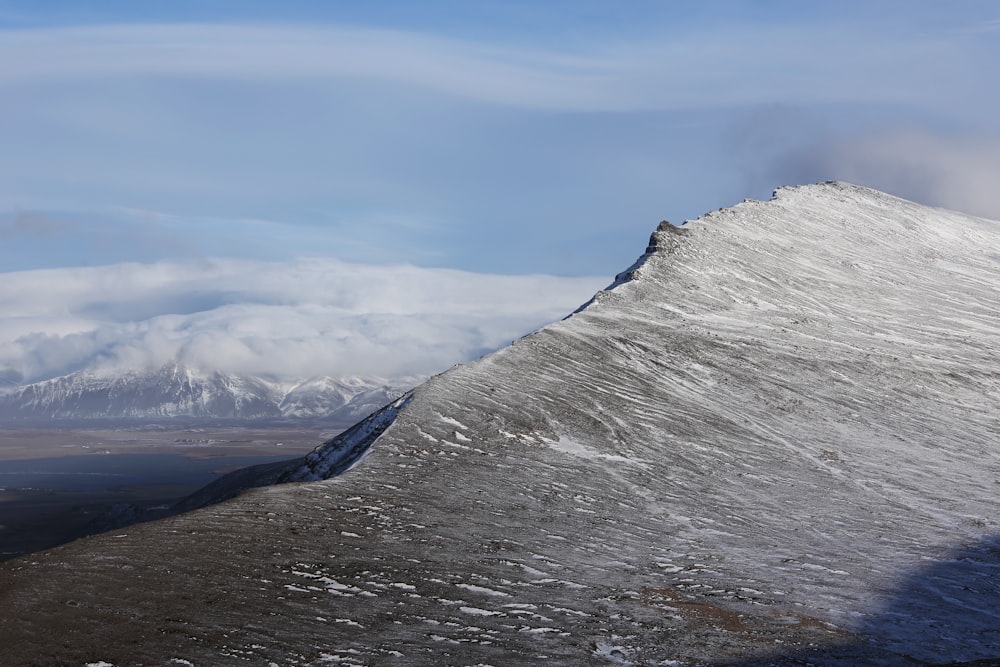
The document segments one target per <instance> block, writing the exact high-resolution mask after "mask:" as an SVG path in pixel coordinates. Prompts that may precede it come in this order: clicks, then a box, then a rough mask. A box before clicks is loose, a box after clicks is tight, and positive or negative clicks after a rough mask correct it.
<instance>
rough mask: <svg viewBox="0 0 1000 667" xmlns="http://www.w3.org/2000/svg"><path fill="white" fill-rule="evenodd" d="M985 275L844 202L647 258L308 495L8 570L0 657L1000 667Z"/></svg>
mask: <svg viewBox="0 0 1000 667" xmlns="http://www.w3.org/2000/svg"><path fill="white" fill-rule="evenodd" d="M998 271H1000V223H996V222H991V221H986V220H981V219H977V218H973V217H969V216H965V215H961V214H957V213H951V212H947V211H941V210H936V209H930V208H926V207H922V206H918V205H916V204H912V203H910V202H906V201H902V200H899V199H896V198H894V197H891V196H888V195H885V194H882V193H878V192H875V191H872V190H867V189H864V188H859V187H856V186H851V185H845V184H835V183H834V184H822V185H815V186H807V187H801V188H791V189H782V190H779V191H778V192H777V193H776V196H775V198H774V199H773V200H772V201H770V202H753V201H752V202H745V203H743V204H741V205H738V206H736V207H733V208H731V209H727V210H723V211H720V212H717V213H713V214H710V215H707V216H705V217H704V218H702V219H700V220H699V221H697V222H694V223H691V224H687V225H685V226H684V227H682V228H673V227H670V226H667V225H661V227H660V229H658V230H657V231H656V232H655V233H654V234H653V236H652V238H651V242H650V246H649V248H648V249H647V252H646V254H645V255H643V257H642V258H641V259H640V261H639V262H638V263H637V264H636V265H635V266H633V267H632V268H631V269H630V270H629V271H627V272H626V273H625V274H623V275H622V276H620V277H619V279H618V280H616V282H615V285H614V286H613V289H609V290H607V291H604V292H601V293H599V294H598V295H597V296H596V297H595V299H594V300H593V301H592V302H591V303H590V304H588V306H587V307H586V308H584V309H582V310H580V311H578V312H577V313H575V314H574V315H573V316H571V317H569V318H568V319H566V320H564V321H562V322H559V323H556V324H554V325H551V326H549V327H547V328H545V329H543V330H541V331H539V332H537V333H535V334H533V335H531V336H528V337H526V338H524V339H521V340H519V341H517V342H516V343H515V344H514V345H512V346H510V347H508V348H505V349H504V350H501V351H500V352H497V353H495V354H493V355H490V356H488V357H485V358H484V359H482V360H480V361H478V362H476V363H472V364H468V365H465V366H460V367H456V368H454V369H452V370H450V371H448V372H447V373H444V374H442V375H440V376H437V377H435V378H432V379H431V380H430V381H428V382H427V383H425V384H423V385H421V386H420V387H418V388H417V389H415V390H414V391H413V392H412V393H410V394H408V395H407V396H406V397H405V398H404V399H403V400H400V401H397V402H396V403H394V404H392V405H391V406H389V407H387V408H386V409H385V410H383V411H382V412H379V413H377V414H376V415H374V416H373V417H371V418H369V419H367V420H365V421H364V422H362V423H361V424H359V425H358V426H357V427H356V428H354V429H352V430H350V431H348V432H346V433H345V434H343V435H342V436H339V437H338V438H335V439H333V440H331V441H330V442H329V443H326V444H325V445H323V446H322V447H320V448H319V449H317V451H316V452H314V453H313V454H311V455H310V456H309V457H307V458H306V459H304V460H302V461H298V462H292V463H289V465H288V466H287V468H286V469H285V471H284V473H283V478H284V479H286V480H293V481H294V480H316V481H312V482H310V483H305V484H282V485H276V486H268V487H264V488H259V489H256V490H254V491H251V492H248V493H246V494H244V495H242V496H240V497H238V498H235V499H233V500H230V501H228V502H225V503H222V504H218V505H214V506H211V507H206V508H203V509H201V510H198V511H195V512H191V513H189V514H185V515H181V516H176V517H173V518H171V519H168V520H165V521H162V522H157V523H153V524H145V525H141V526H132V527H130V528H128V529H127V530H124V531H121V532H115V533H109V534H106V535H101V536H96V537H94V538H90V539H87V540H83V541H80V542H77V543H74V544H71V545H67V546H65V547H61V548H59V549H55V550H52V551H50V552H46V553H44V554H36V555H34V556H32V557H30V558H26V559H22V560H15V561H10V562H8V563H5V564H3V566H2V567H0V643H2V645H3V646H5V647H14V648H13V649H9V650H8V653H7V655H8V657H9V659H10V660H11V664H59V663H77V664H79V663H86V662H97V661H105V662H107V663H111V664H114V665H126V664H128V665H131V664H163V663H165V662H167V661H170V660H174V661H187V662H190V663H192V664H197V665H203V664H205V665H207V664H213V665H215V664H233V665H235V664H250V663H254V664H257V663H259V664H268V663H269V662H274V663H277V664H283V665H284V664H288V665H321V664H366V665H367V664H372V665H381V664H386V665H389V664H407V665H410V664H426V665H439V664H456V665H458V664H477V663H479V664H494V665H501V664H531V663H540V662H548V663H552V664H569V665H583V664H594V665H606V664H635V665H657V664H661V665H670V664H720V663H725V664H748V665H749V664H754V665H759V664H804V663H805V664H808V663H811V664H822V665H854V664H884V665H897V664H918V665H919V664H941V663H953V662H954V663H957V662H962V661H973V660H985V659H990V658H996V657H997V656H1000V624H998V623H997V615H998V614H997V609H998V608H1000V605H998V601H1000V583H998V580H997V578H996V576H995V573H996V571H997V569H998V567H1000V542H998V540H997V537H996V536H997V534H998V527H997V516H998V513H997V509H998V501H997V489H998V486H997V485H998V480H1000V443H998V433H1000V360H998V357H997V354H996V350H998V349H1000V319H998V316H997V313H998V312H1000V296H998V294H1000V279H998V275H1000V274H998ZM350 466H353V467H350ZM345 467H350V469H349V470H348V471H347V472H343V474H339V475H338V476H335V477H333V478H330V479H326V480H324V479H323V478H325V477H327V476H328V475H330V474H337V473H339V472H341V471H342V470H343V469H344V468H345ZM268 474H269V475H270V476H271V478H272V479H273V478H277V477H278V475H277V474H276V473H275V471H273V470H271V471H269V472H268ZM247 485H248V486H249V485H250V484H247Z"/></svg>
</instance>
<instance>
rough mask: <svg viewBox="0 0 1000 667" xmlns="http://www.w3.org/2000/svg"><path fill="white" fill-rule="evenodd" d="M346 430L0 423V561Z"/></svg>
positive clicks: (298, 451) (310, 447)
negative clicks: (116, 511) (118, 509)
mask: <svg viewBox="0 0 1000 667" xmlns="http://www.w3.org/2000/svg"><path fill="white" fill-rule="evenodd" d="M340 430H341V429H340V428H323V427H308V426H295V425H291V426H290V425H278V426H272V425H268V426H213V427H202V426H188V427H184V426H174V425H167V426H163V425H158V426H143V427H129V428H100V429H87V428H0V561H2V560H7V559H10V558H13V557H15V556H19V555H23V554H26V553H31V552H33V551H38V550H41V549H46V548H49V547H52V546H55V545H57V544H61V543H64V542H67V541H70V540H72V539H75V538H76V537H79V536H81V535H84V534H87V533H88V532H92V527H91V525H92V522H94V521H95V519H98V518H100V517H102V516H106V515H107V514H108V512H109V511H111V509H112V508H113V507H115V506H124V505H126V504H130V505H135V506H136V507H139V508H149V507H156V506H158V505H164V504H168V503H170V502H172V501H174V500H177V499H179V498H182V497H184V496H186V495H188V494H190V493H192V492H194V491H196V490H198V489H199V488H201V487H202V486H204V485H206V484H208V483H209V482H212V481H213V480H215V479H216V478H218V477H219V476H221V475H223V474H225V473H227V472H230V471H232V470H235V469H237V468H242V467H246V466H250V465H256V464H258V463H268V462H272V461H280V460H283V459H291V458H294V457H297V456H302V455H303V454H306V453H308V452H310V451H312V450H313V449H314V448H315V447H316V446H318V445H319V444H320V443H322V442H323V441H324V440H326V439H328V438H330V437H332V436H333V435H336V434H337V433H338V432H339V431H340Z"/></svg>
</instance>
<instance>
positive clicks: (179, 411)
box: [0, 364, 412, 423]
mask: <svg viewBox="0 0 1000 667" xmlns="http://www.w3.org/2000/svg"><path fill="white" fill-rule="evenodd" d="M408 386H412V384H410V385H408ZM407 388H408V387H407ZM403 391H404V388H401V387H399V386H398V385H397V384H395V383H389V382H386V381H383V380H380V379H372V380H366V379H361V378H343V379H334V378H329V377H317V378H310V379H308V380H305V381H302V382H292V383H288V382H275V381H271V380H267V379H264V378H259V377H250V376H238V375H229V374H225V373H220V372H217V371H216V372H197V371H194V370H192V369H189V368H185V367H182V366H177V365H172V364H170V365H167V366H164V367H163V368H161V369H159V370H158V371H155V372H136V371H131V372H126V373H122V374H120V375H109V374H107V373H105V374H89V373H76V374H73V375H67V376H64V377H58V378H54V379H51V380H45V381H43V382H37V383H33V384H29V385H25V386H21V387H16V388H11V389H9V390H8V391H6V392H3V393H0V418H3V419H8V420H25V421H32V420H34V421H38V420H52V419H57V420H58V419H63V420H65V419H72V420H88V419H122V420H135V419H143V420H148V419H159V418H174V417H184V418H192V419H279V418H298V419H301V418H328V419H331V420H335V421H338V422H341V423H343V422H346V423H353V422H354V421H357V420H358V419H362V418H363V417H365V416H367V415H368V414H369V413H370V412H372V411H373V410H376V409H378V408H379V407H381V406H382V405H385V403H387V402H388V401H391V400H394V399H395V398H397V397H399V396H400V394H402V392H403Z"/></svg>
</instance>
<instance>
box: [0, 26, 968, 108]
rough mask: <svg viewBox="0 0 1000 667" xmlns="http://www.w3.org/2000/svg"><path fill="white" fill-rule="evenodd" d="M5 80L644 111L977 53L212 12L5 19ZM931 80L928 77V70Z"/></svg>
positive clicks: (727, 31) (802, 33) (815, 87)
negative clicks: (278, 89)
mask: <svg viewBox="0 0 1000 667" xmlns="http://www.w3.org/2000/svg"><path fill="white" fill-rule="evenodd" d="M0 34H2V39H0V63H7V66H6V67H4V66H0V82H4V83H7V84H25V83H28V84H30V83H40V82H46V81H54V82H59V81H63V82H65V81H72V80H81V79H82V80H85V79H88V78H93V77H130V76H131V77H136V76H139V77H149V76H154V77H155V76H160V77H193V78H214V79H231V80H236V81H239V80H244V81H255V82H264V81H268V80H271V81H281V82H283V83H291V84H294V83H295V82H296V81H298V82H300V83H307V82H312V81H316V80H322V79H328V80H329V79H344V78H366V79H371V80H374V81H384V82H389V83H392V84H395V85H412V86H417V87H425V88H428V89H431V90H435V91H438V92H443V93H448V94H451V95H455V96H458V97H463V98H472V99H476V100H480V101H484V102H489V103H495V104H503V105H511V106H515V107H526V108H537V109H555V110H576V111H636V110H657V109H658V110H666V109H690V108H700V107H708V108H718V107H726V106H732V105H749V104H759V103H768V102H773V101H775V100H780V101H784V102H794V103H805V104H814V103H844V102H861V101H864V102H882V103H886V102H895V103H903V102H907V101H913V100H914V99H916V98H922V99H923V100H924V101H928V100H931V99H933V94H934V92H935V91H936V92H937V93H938V94H939V93H940V91H941V88H942V86H944V87H946V88H951V87H956V88H957V86H953V84H954V83H955V82H953V81H950V80H941V79H938V78H937V77H938V76H939V73H940V72H942V71H945V70H948V71H954V70H955V69H956V68H961V67H962V66H964V65H972V64H974V63H972V62H969V54H968V53H967V52H966V51H965V50H963V49H962V48H961V44H960V43H959V42H958V41H957V38H956V40H951V41H950V40H948V39H945V38H942V37H941V36H920V35H912V34H908V35H900V34H893V33H891V32H886V31H885V30H884V29H883V28H881V27H879V28H876V29H872V30H866V29H865V27H864V26H863V25H854V24H849V23H842V24H834V25H823V26H817V25H800V24H795V23H786V24H775V25H762V24H760V23H753V24H746V25H739V24H734V25H728V26H723V27H721V28H715V29H713V30H711V31H708V30H705V31H693V32H692V33H690V34H688V35H683V36H672V38H671V39H669V40H657V41H644V42H639V43H614V42H612V43H603V44H598V45H595V46H594V47H593V48H591V49H588V50H580V49H576V50H574V51H569V50H565V49H564V50H558V49H542V48H537V47H536V48H529V47H521V48H511V47H507V46H504V45H490V44H484V43H477V42H468V41H461V40H457V39H450V38H445V37H439V36H434V35H429V34H422V33H417V32H406V31H398V30H377V29H366V28H347V27H336V26H326V27H306V26H266V27H261V26H240V25H217V24H204V25H198V24H168V25H108V26H89V27H71V28H46V29H36V30H7V31H3V32H2V33H0ZM932 82H933V83H934V85H933V86H932V90H927V89H926V87H924V88H921V86H920V85H919V84H921V83H932Z"/></svg>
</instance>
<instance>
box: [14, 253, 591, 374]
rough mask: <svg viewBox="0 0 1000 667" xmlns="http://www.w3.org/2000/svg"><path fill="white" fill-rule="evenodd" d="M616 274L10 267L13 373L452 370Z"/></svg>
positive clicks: (240, 266) (216, 263) (233, 263)
mask: <svg viewBox="0 0 1000 667" xmlns="http://www.w3.org/2000/svg"><path fill="white" fill-rule="evenodd" d="M607 282H608V279H607V278H594V277H590V278H559V277H554V276H544V275H529V276H502V275H486V274H475V273H468V272H463V271H454V270H448V269H424V268H417V267H414V266H405V265H403V266H372V265H360V264H347V263H343V262H338V261H333V260H327V259H302V260H297V261H295V262H291V263H268V262H252V261H239V260H211V261H203V262H198V263H188V264H185V263H166V262H164V263H157V264H118V265H112V266H102V267H94V268H75V269H50V270H37V271H23V272H15V273H3V274H0V311H2V312H3V313H4V314H5V317H4V318H3V319H2V320H0V378H5V379H6V380H7V381H8V382H11V381H14V382H33V381H38V380H42V379H47V378H51V377H56V376H60V375H64V374H67V373H71V372H75V371H81V370H83V371H91V372H96V373H110V372H118V371H120V370H129V369H133V370H142V369H153V368H158V367H160V366H162V365H164V364H166V363H170V362H180V363H183V364H186V365H188V366H190V367H194V368H200V369H207V370H220V371H223V372H228V373H236V374H251V375H266V376H273V377H275V378H278V379H299V378H307V377H313V376H320V375H330V376H341V377H342V376H351V375H362V376H368V377H371V376H378V377H384V378H388V379H395V378H402V377H408V376H414V375H427V374H431V373H435V372H439V371H441V370H444V369H446V368H448V367H449V366H450V365H452V364H455V363H459V362H463V361H467V360H469V359H472V358H475V357H477V356H479V355H481V354H483V353H485V352H488V351H491V350H493V349H496V348H498V347H501V346H503V345H505V344H506V343H509V342H510V341H511V340H513V339H515V338H517V337H519V336H521V335H523V334H525V333H528V332H530V331H532V330H533V329H535V328H537V327H539V326H542V325H544V324H546V323H548V322H551V321H553V320H555V319H558V318H560V317H562V316H564V315H566V314H567V313H568V312H570V311H571V310H572V309H574V308H575V307H576V306H578V305H579V304H580V303H582V302H584V301H585V300H586V299H588V298H589V297H590V296H591V295H592V294H593V292H595V291H596V290H597V289H600V288H601V287H604V286H605V285H606V284H607Z"/></svg>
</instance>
